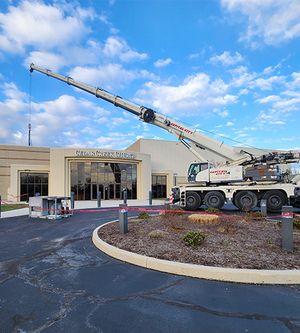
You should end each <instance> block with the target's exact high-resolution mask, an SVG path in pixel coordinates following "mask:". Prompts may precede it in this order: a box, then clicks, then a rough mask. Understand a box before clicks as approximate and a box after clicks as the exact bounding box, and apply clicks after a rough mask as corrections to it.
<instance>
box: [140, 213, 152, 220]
mask: <svg viewBox="0 0 300 333" xmlns="http://www.w3.org/2000/svg"><path fill="white" fill-rule="evenodd" d="M149 217H150V216H149V214H148V213H147V212H140V213H139V216H138V218H139V219H144V220H145V219H147V218H149Z"/></svg>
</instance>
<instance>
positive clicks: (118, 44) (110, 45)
mask: <svg viewBox="0 0 300 333" xmlns="http://www.w3.org/2000/svg"><path fill="white" fill-rule="evenodd" d="M103 53H104V55H105V56H106V57H108V58H110V59H119V60H121V61H124V62H129V61H133V60H134V61H136V60H145V59H147V58H148V55H147V54H146V53H139V52H137V51H135V50H133V49H131V48H130V47H129V46H128V45H127V43H126V41H125V40H124V39H122V38H119V37H115V36H113V37H109V38H107V40H106V42H105V45H104V47H103Z"/></svg>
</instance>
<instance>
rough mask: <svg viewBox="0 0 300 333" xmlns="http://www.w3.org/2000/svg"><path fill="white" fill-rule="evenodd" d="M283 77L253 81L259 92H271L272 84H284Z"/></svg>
mask: <svg viewBox="0 0 300 333" xmlns="http://www.w3.org/2000/svg"><path fill="white" fill-rule="evenodd" d="M285 79H286V78H285V76H271V77H269V78H266V79H265V78H258V79H256V80H255V85H256V86H257V87H258V88H260V89H261V90H271V89H273V85H274V84H279V85H280V84H281V85H283V84H285Z"/></svg>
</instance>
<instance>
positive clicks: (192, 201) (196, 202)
mask: <svg viewBox="0 0 300 333" xmlns="http://www.w3.org/2000/svg"><path fill="white" fill-rule="evenodd" d="M201 204H202V200H201V197H200V195H199V194H198V193H197V192H186V205H185V209H186V210H196V209H198V208H199V207H200V206H201Z"/></svg>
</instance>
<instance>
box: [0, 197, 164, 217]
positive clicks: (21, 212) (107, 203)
mask: <svg viewBox="0 0 300 333" xmlns="http://www.w3.org/2000/svg"><path fill="white" fill-rule="evenodd" d="M122 203H123V200H102V201H101V208H109V207H118V206H119V205H120V204H122ZM164 203H165V200H159V199H157V200H153V201H152V204H153V205H163V204H164ZM127 204H128V206H133V207H134V206H148V205H149V201H148V200H127ZM89 208H97V201H96V200H93V201H75V209H89ZM28 214H29V208H21V209H15V210H10V211H8V212H2V213H1V218H7V217H14V216H25V215H28Z"/></svg>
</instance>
